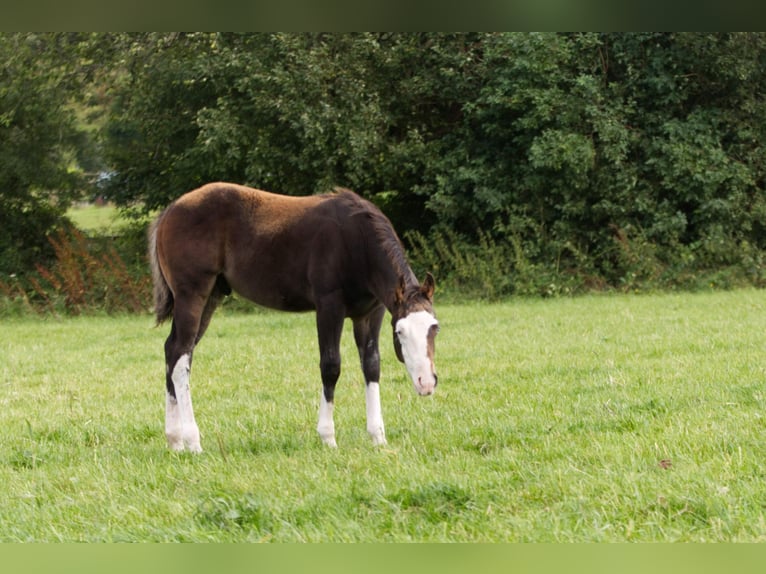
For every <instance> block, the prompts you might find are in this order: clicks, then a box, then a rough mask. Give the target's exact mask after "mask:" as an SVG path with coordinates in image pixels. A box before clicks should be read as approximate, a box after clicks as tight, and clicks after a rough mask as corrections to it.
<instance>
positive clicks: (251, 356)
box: [0, 290, 766, 542]
mask: <svg viewBox="0 0 766 574" xmlns="http://www.w3.org/2000/svg"><path fill="white" fill-rule="evenodd" d="M437 307H438V308H437V312H438V314H439V317H440V320H441V323H442V330H441V334H440V335H439V337H438V341H437V368H438V370H439V381H440V384H439V388H438V390H437V392H436V394H435V395H434V396H433V397H427V398H421V397H418V396H416V395H415V394H414V392H413V390H412V385H411V383H410V382H409V380H408V378H407V375H406V372H405V370H404V367H403V366H402V365H400V364H398V363H397V362H396V360H395V358H394V354H393V350H392V347H391V345H390V332H389V331H388V327H387V326H386V327H384V329H386V331H385V333H384V337H383V343H384V344H383V345H382V359H383V377H382V378H383V384H382V385H381V387H382V389H381V395H382V404H383V415H384V419H385V422H386V429H387V435H388V442H389V444H388V446H387V447H386V448H381V449H376V448H374V447H372V446H371V444H369V439H368V437H367V433H366V430H365V419H364V417H365V414H364V413H365V407H364V390H363V382H362V379H361V374H360V372H359V367H358V361H357V358H356V350H355V348H354V347H353V341H352V340H353V337H352V335H351V332H350V331H351V330H350V328H348V327H350V325H347V329H346V333H344V339H343V349H342V350H343V353H344V358H345V362H344V371H343V374H342V375H341V380H340V381H339V387H338V392H337V395H336V409H335V423H336V430H337V436H338V444H339V448H338V449H337V450H331V449H327V448H324V447H323V445H322V444H321V443H320V441H319V439H318V437H317V435H316V432H315V430H314V427H315V425H316V414H317V408H318V404H319V392H320V384H319V370H318V351H317V346H316V340H315V335H314V319H313V315H290V314H277V313H255V314H234V313H231V312H228V313H222V314H219V315H218V316H217V317H216V318H215V319H214V320H213V324H212V326H211V328H210V331H209V332H208V334H207V335H206V337H205V339H203V341H202V343H201V344H200V346H199V347H198V349H197V353H196V355H195V363H194V369H193V372H192V388H193V397H194V402H195V410H196V414H197V421H198V423H199V425H200V428H201V431H202V435H203V448H204V449H205V452H203V453H202V454H201V455H198V456H194V455H190V454H176V453H172V452H168V451H167V450H166V448H165V441H164V436H163V424H164V381H163V373H164V366H163V362H162V344H163V341H164V338H165V336H166V335H167V326H163V327H161V328H158V329H153V328H152V319H151V318H150V317H148V316H142V317H121V318H110V317H90V318H76V319H65V320H54V319H49V320H41V319H36V318H29V319H12V320H6V321H4V322H3V328H2V330H0V374H1V375H2V378H1V379H0V385H2V391H1V392H0V401H1V403H2V415H1V416H2V423H3V424H2V425H0V482H2V484H3V496H2V497H0V541H279V542H281V541H509V542H513V541H536V542H542V541H556V542H567V541H762V540H764V539H766V517H765V515H764V507H765V506H766V480H765V479H766V467H765V466H764V460H765V459H766V441H764V430H766V418H764V406H766V388H765V387H764V378H765V373H764V364H766V363H764V355H765V354H766V292H762V291H752V290H746V291H735V292H719V293H704V294H694V295H688V294H685V295H644V296H589V297H582V298H575V299H559V300H532V301H529V300H517V301H513V302H508V303H503V304H494V305H485V304H464V305H451V306H444V305H443V306H437Z"/></svg>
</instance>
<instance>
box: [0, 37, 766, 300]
mask: <svg viewBox="0 0 766 574" xmlns="http://www.w3.org/2000/svg"><path fill="white" fill-rule="evenodd" d="M0 57H2V58H3V60H4V61H8V62H10V65H4V66H3V67H2V71H0V75H2V76H3V77H2V78H1V79H2V82H0V86H2V87H0V138H3V139H0V184H2V189H3V192H2V193H3V196H2V200H0V201H2V205H0V207H1V208H2V212H1V213H2V215H0V218H2V219H3V220H2V221H0V273H6V274H7V273H10V272H14V270H15V268H14V267H13V265H16V266H20V267H21V268H23V267H24V266H28V264H29V261H30V260H34V259H35V258H37V257H39V256H41V255H43V254H44V253H45V249H46V243H45V242H39V241H38V243H37V244H35V242H34V241H33V239H37V240H39V238H40V237H43V236H44V235H45V233H47V232H48V231H50V228H51V226H52V223H51V220H50V217H49V218H48V219H44V218H43V219H40V220H39V223H37V222H35V223H34V224H32V223H31V220H32V219H34V218H35V217H36V215H35V214H36V213H37V211H38V209H39V215H40V217H41V218H42V217H43V216H44V215H45V214H46V213H48V214H49V215H50V210H51V209H53V211H54V212H55V206H59V205H61V204H62V202H63V200H65V199H66V200H68V199H70V198H71V197H72V195H73V193H74V192H75V191H79V190H82V189H88V190H89V193H101V194H105V195H107V196H108V197H109V199H110V200H112V201H114V202H116V203H117V204H118V205H120V206H122V207H124V208H126V209H128V210H132V212H133V213H146V212H150V211H152V210H155V209H157V208H160V207H162V206H164V205H166V204H167V203H168V202H169V201H171V200H172V199H174V198H175V197H177V196H178V195H180V194H181V193H183V192H185V191H187V190H189V189H191V188H194V187H196V186H198V185H200V184H202V183H205V182H207V181H212V180H230V181H236V182H241V183H245V184H249V185H253V186H256V187H260V188H264V189H269V190H273V191H277V192H282V193H289V194H307V193H316V192H320V191H325V190H328V189H330V188H332V187H333V186H344V187H350V188H352V189H355V190H356V191H358V192H359V193H361V194H363V195H365V196H367V197H368V198H370V199H371V200H373V201H374V202H376V203H378V204H379V205H380V206H381V207H382V208H383V209H384V211H385V212H386V213H387V214H388V215H389V217H390V218H391V219H392V220H393V222H394V225H395V226H396V228H397V229H398V230H399V231H400V233H401V234H402V235H403V237H404V238H405V240H406V242H407V244H408V247H409V248H410V251H411V254H412V256H413V258H414V260H415V262H416V265H417V266H420V267H429V268H432V269H433V270H434V271H435V272H436V274H437V276H438V277H439V279H440V285H441V286H442V288H444V289H446V290H450V289H451V290H454V291H456V292H461V293H469V294H471V295H479V296H484V297H502V296H506V295H510V294H519V293H522V294H547V295H555V294H560V293H570V292H580V291H584V290H588V289H626V290H628V289H643V288H698V287H701V286H710V285H715V286H724V287H725V286H730V285H740V284H753V285H761V284H762V283H763V281H764V253H766V226H765V225H764V221H766V219H765V218H764V215H766V195H765V194H764V175H765V174H766V157H765V156H764V151H763V150H764V146H763V145H762V144H763V143H764V137H765V136H766V134H765V132H764V130H765V129H766V106H765V105H764V94H765V93H766V90H765V88H766V73H764V72H766V70H765V69H764V67H765V66H766V35H764V34H763V33H714V34H702V33H630V34H626V33H571V34H555V33H550V34H535V33H463V34H440V33H422V34H399V33H387V34H384V33H370V34H261V33H257V34H216V33H195V34H180V33H176V34H152V33H143V34H51V35H30V34H12V35H8V34H5V35H2V36H0ZM22 80H23V81H22ZM25 114H26V115H25ZM14 146H16V147H14ZM9 158H10V159H9ZM9 166H10V169H9ZM43 168H45V169H43ZM94 173H101V174H102V177H100V178H99V177H93V174H94ZM86 176H88V177H86ZM88 185H90V187H88ZM51 199H55V201H51ZM51 205H53V206H54V208H51ZM9 206H10V208H9ZM45 217H48V216H45ZM9 221H10V227H7V226H8V224H9ZM18 222H23V223H22V224H19V223H18ZM14 225H16V226H17V227H18V226H19V225H21V231H22V233H21V235H19V234H18V233H17V235H16V236H14V235H12V232H9V231H7V229H11V230H12V229H13V228H14ZM31 232H33V234H34V236H35V238H32V237H30V234H31ZM20 238H21V239H20ZM17 247H21V248H22V249H21V251H23V250H29V256H25V257H21V259H18V258H17V260H14V259H13V257H14V254H18V253H19V252H20V250H19V249H16V248H17Z"/></svg>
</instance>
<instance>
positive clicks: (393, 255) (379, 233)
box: [333, 187, 417, 284]
mask: <svg viewBox="0 0 766 574" xmlns="http://www.w3.org/2000/svg"><path fill="white" fill-rule="evenodd" d="M333 195H334V197H337V198H338V200H339V201H341V202H342V203H344V204H345V205H347V206H348V207H349V209H350V214H351V216H352V217H363V218H365V219H366V220H367V221H368V222H369V223H370V224H372V228H373V230H374V231H375V236H376V238H377V239H378V242H379V245H380V247H381V248H382V249H383V252H384V253H385V254H386V256H387V257H388V259H389V260H390V261H391V263H392V264H393V266H394V268H395V269H396V272H397V274H398V275H400V276H402V277H404V278H405V279H406V280H407V281H408V282H410V283H415V284H417V279H416V278H415V275H414V274H413V272H412V269H411V268H410V264H409V262H408V261H407V257H406V255H405V252H404V246H403V245H402V241H401V239H399V236H398V235H397V234H396V231H395V230H394V227H393V225H391V221H390V220H389V219H388V217H386V215H385V214H384V213H383V212H382V211H381V210H380V208H378V206H377V205H375V204H374V203H372V202H371V201H369V200H367V199H364V198H363V197H360V196H359V195H357V194H356V193H354V192H353V191H351V190H350V189H345V188H340V187H338V188H335V190H334V194H333Z"/></svg>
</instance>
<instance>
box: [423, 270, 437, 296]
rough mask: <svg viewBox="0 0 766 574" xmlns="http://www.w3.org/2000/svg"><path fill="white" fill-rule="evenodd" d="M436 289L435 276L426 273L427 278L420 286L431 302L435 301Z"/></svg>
mask: <svg viewBox="0 0 766 574" xmlns="http://www.w3.org/2000/svg"><path fill="white" fill-rule="evenodd" d="M435 288H436V282H435V281H434V276H433V275H431V274H430V273H429V272H427V271H426V278H425V279H424V280H423V284H422V285H421V286H420V292H421V293H422V294H423V295H425V296H426V297H427V298H428V299H429V300H430V299H433V296H434V289H435Z"/></svg>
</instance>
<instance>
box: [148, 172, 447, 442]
mask: <svg viewBox="0 0 766 574" xmlns="http://www.w3.org/2000/svg"><path fill="white" fill-rule="evenodd" d="M149 258H150V261H151V266H152V276H153V280H154V302H155V311H156V314H157V323H158V324H160V323H162V322H163V321H164V320H166V319H168V318H169V317H171V316H172V318H173V321H172V327H171V329H170V336H169V337H168V338H167V340H166V341H165V365H166V386H167V397H166V404H165V407H166V410H165V436H166V437H167V440H168V445H169V446H170V448H172V449H173V450H178V451H180V450H184V448H186V449H188V450H190V451H192V452H200V451H201V450H202V449H201V447H200V435H199V428H198V427H197V423H196V421H195V420H194V412H193V410H192V401H191V392H190V387H189V374H190V371H191V363H192V353H193V352H194V347H195V346H196V344H197V343H198V342H199V340H200V339H201V338H202V336H203V335H204V333H205V330H206V329H207V327H208V325H209V323H210V319H211V317H212V315H213V312H214V311H215V309H216V306H217V305H218V304H219V303H220V302H221V300H222V299H223V298H224V297H225V296H226V295H229V294H230V293H231V292H232V291H235V292H237V293H239V294H240V295H242V296H243V297H245V298H247V299H249V300H251V301H253V302H255V303H257V304H259V305H262V306H265V307H270V308H273V309H279V310H282V311H296V312H297V311H311V310H314V311H316V324H317V334H318V338H319V354H320V361H319V367H320V372H321V376H322V393H321V399H320V406H319V423H318V424H317V431H318V432H319V436H320V437H321V439H322V441H323V442H324V443H325V444H327V445H329V446H332V447H334V446H337V445H336V442H335V424H334V422H333V406H334V402H333V399H334V395H335V383H336V382H337V380H338V377H339V376H340V366H341V362H340V339H341V331H342V329H343V323H344V320H345V318H346V317H350V318H351V320H352V321H353V325H354V339H355V341H356V346H357V348H358V349H359V357H360V359H361V363H362V372H363V373H364V379H365V383H366V393H365V395H366V401H367V432H368V433H369V434H370V437H371V438H372V442H373V443H374V444H376V445H379V444H385V443H386V436H385V430H384V427H383V417H382V414H381V408H380V387H379V383H380V355H379V353H378V337H379V334H380V327H381V323H382V321H383V316H384V314H385V312H386V310H388V311H389V312H390V313H391V324H392V326H393V331H394V333H393V334H394V349H395V351H396V356H397V358H398V359H399V360H400V361H401V362H403V363H404V364H405V366H406V367H407V371H408V372H409V374H410V377H411V378H412V383H413V385H414V386H415V390H416V391H417V393H418V394H420V395H430V394H432V393H433V392H434V389H435V388H436V382H437V378H436V372H435V369H434V339H435V337H436V333H437V332H438V330H439V322H438V321H437V320H436V317H435V316H434V311H433V306H432V303H433V292H434V279H433V277H432V276H431V274H430V273H428V274H426V278H425V280H424V281H423V283H422V285H421V284H419V283H418V281H417V278H416V277H415V275H414V274H413V272H412V270H411V269H410V266H409V264H408V263H407V260H406V258H405V255H404V250H403V248H402V244H401V242H400V240H399V238H398V237H397V235H396V232H395V231H394V229H393V227H392V226H391V222H390V221H389V220H388V218H386V216H385V215H383V213H382V212H381V211H380V210H379V209H378V208H377V207H375V206H374V205H373V204H372V203H370V202H369V201H366V200H364V199H362V198H361V197H359V196H358V195H356V194H355V193H353V192H351V191H349V190H336V191H335V192H334V193H329V194H326V195H315V196H307V197H290V196H285V195H277V194H274V193H269V192H266V191H261V190H256V189H251V188H248V187H244V186H240V185H235V184H230V183H210V184H207V185H205V186H203V187H200V188H199V189H196V190H194V191H191V192H189V193H187V194H185V195H183V196H181V197H180V198H179V199H177V200H176V201H175V202H173V203H172V204H171V205H170V206H169V207H168V208H167V209H165V211H163V212H162V214H160V216H159V217H158V218H157V220H156V221H155V222H154V224H153V225H152V227H151V229H150V232H149Z"/></svg>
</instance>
